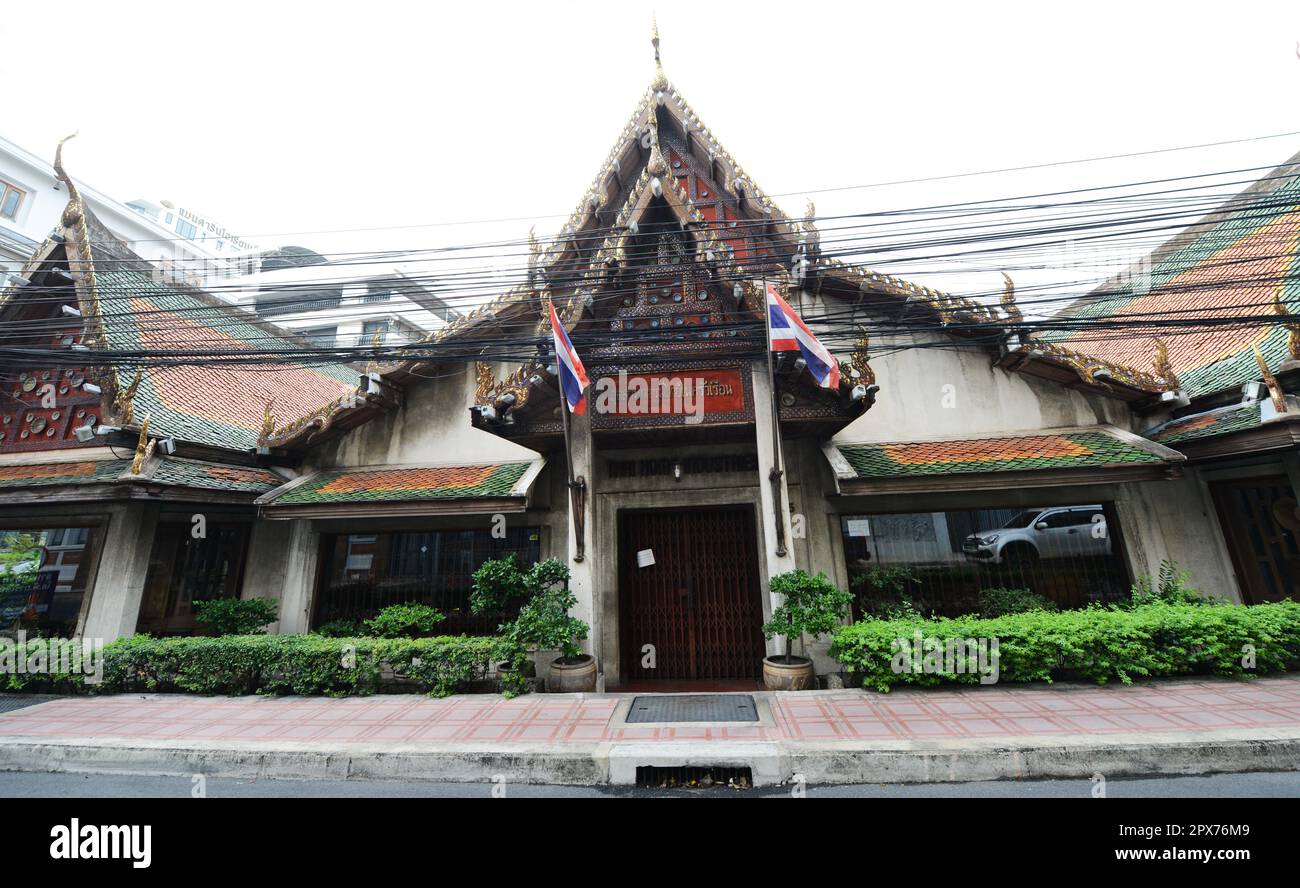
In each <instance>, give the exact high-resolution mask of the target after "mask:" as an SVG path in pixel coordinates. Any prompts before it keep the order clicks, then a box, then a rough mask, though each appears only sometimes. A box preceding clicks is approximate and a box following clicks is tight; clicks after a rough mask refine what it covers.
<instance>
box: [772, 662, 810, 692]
mask: <svg viewBox="0 0 1300 888" xmlns="http://www.w3.org/2000/svg"><path fill="white" fill-rule="evenodd" d="M763 685H764V686H765V687H766V688H767V689H768V690H769V691H808V690H812V689H813V688H815V687H817V672H816V670H814V669H813V661H812V660H810V659H808V658H807V657H791V658H790V659H789V661H787V660H786V658H785V656H784V655H782V656H779V657H764V658H763Z"/></svg>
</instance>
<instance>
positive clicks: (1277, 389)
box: [1251, 345, 1286, 413]
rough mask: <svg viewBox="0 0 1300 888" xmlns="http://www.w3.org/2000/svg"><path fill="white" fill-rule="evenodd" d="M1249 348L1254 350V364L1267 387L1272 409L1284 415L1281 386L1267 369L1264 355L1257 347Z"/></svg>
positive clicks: (1284, 407) (1284, 406)
mask: <svg viewBox="0 0 1300 888" xmlns="http://www.w3.org/2000/svg"><path fill="white" fill-rule="evenodd" d="M1251 347H1252V348H1253V349H1254V350H1255V363H1256V364H1257V365H1258V366H1259V375H1260V376H1261V377H1262V378H1263V380H1264V384H1265V385H1266V386H1268V396H1269V397H1270V398H1272V399H1273V406H1274V408H1276V409H1277V412H1278V413H1286V395H1285V394H1284V393H1283V391H1282V386H1281V385H1280V384H1278V381H1277V377H1276V376H1274V375H1273V371H1272V370H1270V369H1268V361H1266V360H1264V353H1263V352H1261V351H1260V350H1259V346H1258V345H1255V346H1251Z"/></svg>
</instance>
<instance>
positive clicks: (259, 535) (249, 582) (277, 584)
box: [240, 521, 298, 632]
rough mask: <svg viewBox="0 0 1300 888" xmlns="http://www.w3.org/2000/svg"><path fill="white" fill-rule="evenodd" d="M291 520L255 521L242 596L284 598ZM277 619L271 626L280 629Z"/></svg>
mask: <svg viewBox="0 0 1300 888" xmlns="http://www.w3.org/2000/svg"><path fill="white" fill-rule="evenodd" d="M296 523H298V522H292V521H255V522H254V523H253V527H252V531H251V533H250V536H249V540H248V555H247V556H246V557H245V559H244V584H243V588H242V589H241V590H240V597H241V598H274V599H275V600H276V601H279V602H281V604H282V605H283V601H284V598H283V596H284V590H285V577H286V574H287V572H288V569H289V560H288V558H287V557H286V556H287V555H288V553H289V552H290V547H291V542H292V537H293V527H294V524H296ZM282 621H283V614H281V620H280V621H277V622H276V623H275V624H274V625H272V626H271V627H270V630H269V631H271V632H279V631H280V629H279V625H280V623H281V622H282Z"/></svg>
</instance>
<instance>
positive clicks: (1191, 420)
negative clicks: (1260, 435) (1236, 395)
mask: <svg viewBox="0 0 1300 888" xmlns="http://www.w3.org/2000/svg"><path fill="white" fill-rule="evenodd" d="M1259 424H1260V402H1258V401H1256V402H1254V403H1251V404H1233V405H1231V406H1229V407H1220V408H1218V409H1217V410H1209V411H1207V412H1205V413H1197V414H1194V415H1192V416H1184V417H1182V418H1180V419H1175V420H1171V421H1170V422H1167V423H1164V424H1163V425H1160V426H1157V427H1156V428H1154V429H1152V430H1150V431H1149V432H1147V433H1146V436H1147V437H1148V438H1150V439H1151V440H1152V441H1158V442H1159V443H1161V444H1165V445H1169V446H1175V445H1177V444H1179V443H1181V442H1184V441H1193V440H1196V439H1197V438H1212V437H1215V436H1216V435H1226V434H1228V433H1230V432H1241V431H1245V430H1247V429H1253V428H1257V427H1258V426H1259Z"/></svg>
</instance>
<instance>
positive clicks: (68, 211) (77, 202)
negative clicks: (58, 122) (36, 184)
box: [54, 133, 81, 225]
mask: <svg viewBox="0 0 1300 888" xmlns="http://www.w3.org/2000/svg"><path fill="white" fill-rule="evenodd" d="M76 137H77V134H76V133H73V134H72V135H70V136H64V137H63V138H62V139H59V145H58V147H57V148H55V149H54V175H55V176H57V177H58V179H59V181H60V182H62V183H63V184H64V185H66V186H67V187H68V205H67V207H66V208H65V209H64V210H63V224H64V225H75V224H76V223H77V221H78V217H79V213H80V210H81V192H79V191H78V190H77V186H76V184H75V183H74V182H73V181H72V177H71V176H69V175H68V173H67V171H66V170H65V169H64V168H63V143H64V142H66V141H68V140H69V139H75V138H76Z"/></svg>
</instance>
